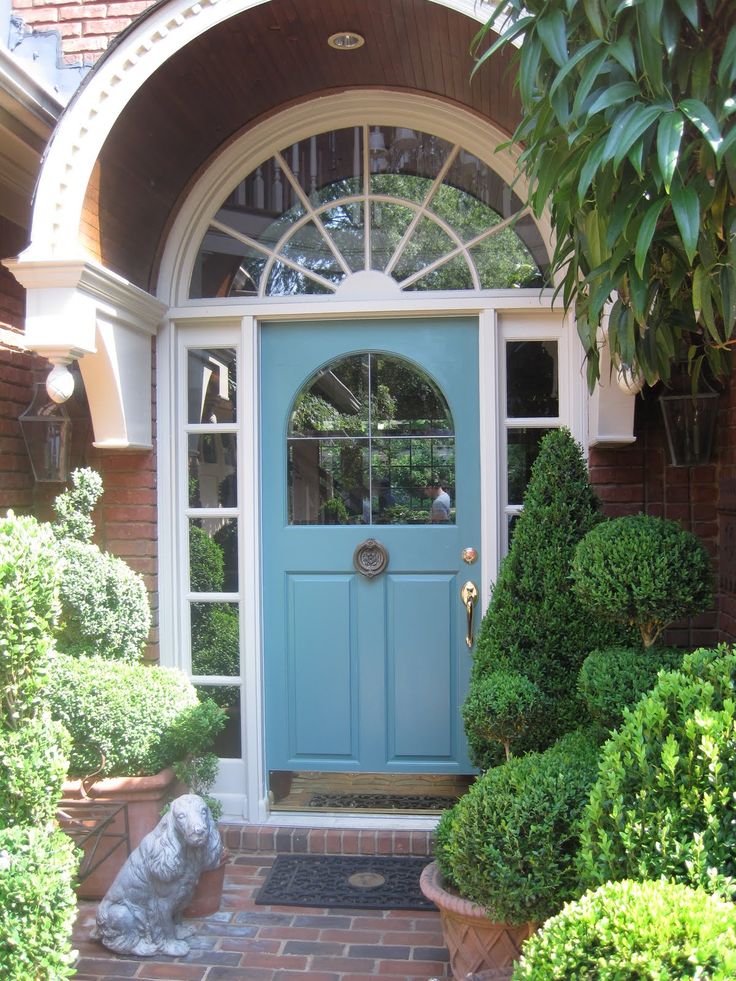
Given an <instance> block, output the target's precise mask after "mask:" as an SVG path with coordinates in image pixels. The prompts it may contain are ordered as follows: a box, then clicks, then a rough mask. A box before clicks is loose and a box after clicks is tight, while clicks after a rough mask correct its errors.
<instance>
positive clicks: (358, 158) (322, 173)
mask: <svg viewBox="0 0 736 981" xmlns="http://www.w3.org/2000/svg"><path fill="white" fill-rule="evenodd" d="M282 152H283V157H284V159H285V160H286V162H287V164H288V165H289V167H290V168H291V170H292V173H293V174H294V177H295V178H296V179H297V181H298V183H299V184H300V186H301V187H302V188H303V189H304V191H305V192H306V193H307V194H308V195H309V199H310V201H311V202H312V204H313V205H314V206H315V207H316V206H317V205H319V204H323V203H324V202H325V201H335V200H337V198H344V197H349V196H350V195H352V194H359V193H360V192H361V190H362V186H361V173H362V170H363V127H362V126H351V127H349V128H347V129H338V130H332V131H331V132H329V133H320V134H319V135H317V136H310V137H308V138H307V139H306V140H301V141H300V142H299V143H292V145H291V146H290V147H287V148H286V149H285V150H284V151H282Z"/></svg>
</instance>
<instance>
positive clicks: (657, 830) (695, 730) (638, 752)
mask: <svg viewBox="0 0 736 981" xmlns="http://www.w3.org/2000/svg"><path fill="white" fill-rule="evenodd" d="M734 679H736V653H735V652H734V651H733V650H732V649H730V648H728V647H726V646H725V645H724V646H721V647H720V648H718V649H716V650H711V651H708V650H699V651H696V652H694V653H693V654H688V655H686V656H685V658H684V660H683V664H682V668H681V670H679V671H667V672H662V673H661V674H660V675H659V678H658V680H657V683H656V684H655V686H654V688H653V689H652V691H651V692H650V693H649V694H648V695H645V696H644V697H643V698H642V699H641V701H640V702H639V703H638V704H637V706H636V707H635V708H634V709H633V710H630V711H628V712H627V714H626V717H625V721H624V723H623V725H622V726H621V728H620V729H619V730H618V732H616V733H614V734H613V735H612V736H611V738H610V739H609V741H608V742H607V743H606V744H605V746H604V747H603V749H602V751H601V762H600V772H599V776H598V779H597V781H596V783H595V786H594V787H593V789H592V791H591V795H590V801H589V803H588V805H587V806H586V808H585V811H584V814H583V821H582V831H581V850H580V870H581V877H582V880H583V884H584V885H586V886H590V887H593V886H597V885H600V884H602V883H604V882H606V881H607V880H609V879H612V880H618V879H657V878H660V877H664V878H666V879H671V880H673V881H678V882H682V883H685V884H687V885H692V886H703V887H704V888H706V889H707V890H708V891H709V892H714V891H716V890H719V891H721V892H723V893H724V895H726V896H727V897H728V898H731V899H733V898H735V897H736V850H735V849H734V840H733V828H734V823H735V822H736V710H735V708H734V695H735V692H734Z"/></svg>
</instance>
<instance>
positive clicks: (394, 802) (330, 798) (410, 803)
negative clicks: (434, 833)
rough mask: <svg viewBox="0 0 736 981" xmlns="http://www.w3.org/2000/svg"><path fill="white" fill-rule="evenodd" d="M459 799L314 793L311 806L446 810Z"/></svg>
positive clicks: (386, 809)
mask: <svg viewBox="0 0 736 981" xmlns="http://www.w3.org/2000/svg"><path fill="white" fill-rule="evenodd" d="M457 801H458V799H457V797H438V796H435V795H432V794H313V795H312V797H311V798H310V800H309V806H310V807H330V808H334V809H335V810H343V809H345V808H347V809H349V810H369V811H444V810H445V809H446V808H448V807H452V806H453V804H457Z"/></svg>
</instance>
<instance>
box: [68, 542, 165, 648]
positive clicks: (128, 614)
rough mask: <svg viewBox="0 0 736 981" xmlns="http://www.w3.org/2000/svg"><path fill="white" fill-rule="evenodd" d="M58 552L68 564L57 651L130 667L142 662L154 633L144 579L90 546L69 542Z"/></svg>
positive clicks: (111, 557) (116, 560)
mask: <svg viewBox="0 0 736 981" xmlns="http://www.w3.org/2000/svg"><path fill="white" fill-rule="evenodd" d="M59 549H60V551H61V554H62V556H63V557H64V559H65V560H66V561H65V566H64V571H63V575H62V580H61V603H62V627H61V630H60V631H59V633H58V635H57V640H56V644H57V647H58V649H59V650H60V651H63V652H64V653H66V654H74V655H78V654H98V655H100V656H101V657H106V658H110V659H114V660H122V661H128V662H130V663H133V662H134V661H138V660H140V657H141V655H142V653H143V645H144V644H145V642H146V638H147V637H148V632H149V630H150V629H151V613H150V610H149V607H148V594H147V592H146V586H145V583H144V582H143V578H142V576H140V575H139V574H138V573H137V572H134V571H133V570H132V569H131V568H130V566H128V565H127V564H126V563H125V562H124V561H123V560H122V559H120V558H118V557H117V556H116V555H111V554H110V553H109V552H103V551H101V550H100V549H99V548H98V547H97V546H96V545H92V544H91V543H89V542H79V541H75V540H74V539H71V538H69V539H64V540H62V541H61V542H60V543H59Z"/></svg>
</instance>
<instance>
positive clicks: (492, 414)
mask: <svg viewBox="0 0 736 981" xmlns="http://www.w3.org/2000/svg"><path fill="white" fill-rule="evenodd" d="M497 338H498V323H497V317H496V312H495V311H494V310H484V311H483V312H482V313H481V315H480V316H479V318H478V386H479V398H480V427H479V428H480V432H479V436H480V508H481V514H480V526H481V542H480V578H481V583H482V585H481V590H480V616H481V618H482V616H483V614H484V613H485V611H486V609H487V607H488V601H489V600H490V595H491V584H492V583H493V581H494V580H495V578H496V572H497V570H498V563H499V562H500V560H501V541H500V537H499V536H500V516H501V497H500V491H501V488H500V484H499V480H500V476H499V474H500V468H499V467H498V465H497V461H498V459H499V435H500V430H499V424H498V412H499V400H498V383H497V379H498V340H497Z"/></svg>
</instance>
